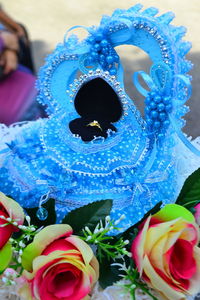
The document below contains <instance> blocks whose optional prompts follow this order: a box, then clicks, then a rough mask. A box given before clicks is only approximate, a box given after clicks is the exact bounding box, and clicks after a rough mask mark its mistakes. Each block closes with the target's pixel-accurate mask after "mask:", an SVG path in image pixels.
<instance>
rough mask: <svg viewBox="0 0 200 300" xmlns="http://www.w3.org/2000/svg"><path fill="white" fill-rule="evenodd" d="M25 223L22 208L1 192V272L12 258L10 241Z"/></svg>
mask: <svg viewBox="0 0 200 300" xmlns="http://www.w3.org/2000/svg"><path fill="white" fill-rule="evenodd" d="M23 222H24V212H23V209H22V208H21V206H20V205H19V204H18V203H17V202H15V201H14V200H13V199H11V198H9V197H6V196H5V195H4V194H3V193H1V192H0V271H3V270H4V269H5V268H6V267H7V265H8V263H9V261H10V259H11V256H12V249H11V245H10V243H9V239H10V237H11V235H12V234H13V232H16V231H18V230H19V229H18V225H22V224H23ZM8 223H9V224H8ZM12 223H14V224H15V225H13V224H12Z"/></svg>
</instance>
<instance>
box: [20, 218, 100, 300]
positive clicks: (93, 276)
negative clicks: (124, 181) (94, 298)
mask: <svg viewBox="0 0 200 300" xmlns="http://www.w3.org/2000/svg"><path fill="white" fill-rule="evenodd" d="M22 265H23V267H24V269H25V270H24V272H23V276H24V277H25V278H26V280H27V283H26V285H25V286H24V287H23V288H22V289H21V291H20V293H21V295H22V296H24V297H25V299H27V300H28V299H30V300H31V299H37V300H72V299H73V300H79V299H89V296H88V295H89V294H90V292H91V290H92V287H93V285H94V283H95V282H96V281H97V280H98V276H99V265H98V262H97V260H96V258H95V257H94V254H93V252H92V250H91V248H90V247H89V246H88V245H87V244H86V243H85V242H84V241H82V240H81V239H80V238H79V237H77V236H74V235H72V228H71V227H70V226H69V225H65V224H63V225H62V224H57V225H51V226H47V227H46V228H44V229H43V230H41V231H40V232H39V233H38V234H37V235H36V236H35V238H34V240H33V242H32V243H31V244H29V245H28V246H27V247H26V249H25V250H24V253H23V256H22Z"/></svg>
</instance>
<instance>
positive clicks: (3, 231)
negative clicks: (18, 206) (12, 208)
mask: <svg viewBox="0 0 200 300" xmlns="http://www.w3.org/2000/svg"><path fill="white" fill-rule="evenodd" d="M0 215H1V216H4V217H6V218H7V217H8V214H7V213H6V212H3V211H0ZM6 223H7V221H5V220H3V219H1V218H0V249H1V248H2V247H3V246H4V245H5V244H6V243H7V242H8V240H9V238H10V237H11V235H12V233H13V226H12V225H6V226H5V227H1V225H3V224H6Z"/></svg>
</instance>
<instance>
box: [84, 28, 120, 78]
mask: <svg viewBox="0 0 200 300" xmlns="http://www.w3.org/2000/svg"><path fill="white" fill-rule="evenodd" d="M87 42H88V43H89V44H91V51H90V54H89V55H88V57H87V63H88V64H90V63H92V64H93V63H99V64H100V65H101V67H102V69H103V70H104V71H109V73H110V75H116V73H117V66H116V64H118V63H119V56H118V54H117V52H116V51H115V50H114V48H113V46H112V44H111V42H110V40H109V37H108V35H107V33H106V32H104V31H99V30H98V31H97V32H96V33H94V34H92V35H90V36H89V37H88V39H87Z"/></svg>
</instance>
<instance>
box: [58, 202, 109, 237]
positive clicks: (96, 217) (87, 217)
mask: <svg viewBox="0 0 200 300" xmlns="http://www.w3.org/2000/svg"><path fill="white" fill-rule="evenodd" d="M111 208H112V200H101V201H97V202H93V203H90V204H88V205H85V206H82V207H80V208H77V209H75V210H72V211H71V212H70V213H68V214H67V215H66V216H65V218H64V219H63V220H62V223H63V224H69V225H70V226H71V227H72V228H73V231H74V233H76V234H78V233H80V231H81V230H82V229H83V228H84V227H85V226H88V227H89V228H90V230H94V229H95V227H96V225H97V223H98V222H99V221H100V220H103V219H105V217H106V216H108V215H109V214H110V211H111Z"/></svg>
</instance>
